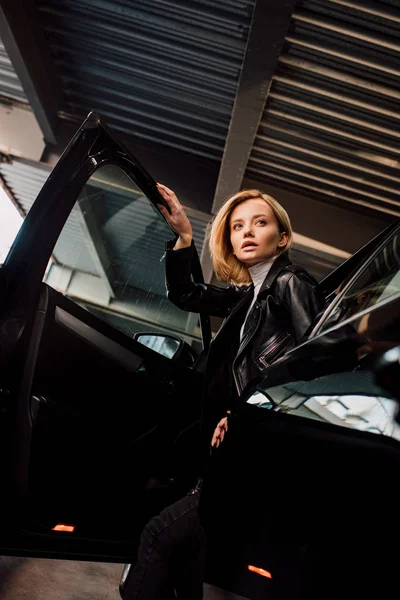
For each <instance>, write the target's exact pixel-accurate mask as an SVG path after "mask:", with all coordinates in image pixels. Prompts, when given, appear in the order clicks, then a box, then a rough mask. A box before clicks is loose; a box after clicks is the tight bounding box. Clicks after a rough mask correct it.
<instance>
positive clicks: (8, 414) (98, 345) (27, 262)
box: [0, 113, 211, 562]
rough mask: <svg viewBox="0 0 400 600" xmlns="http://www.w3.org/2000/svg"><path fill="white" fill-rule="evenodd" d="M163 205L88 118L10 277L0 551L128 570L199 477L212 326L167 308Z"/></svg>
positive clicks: (0, 369)
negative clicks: (154, 525)
mask: <svg viewBox="0 0 400 600" xmlns="http://www.w3.org/2000/svg"><path fill="white" fill-rule="evenodd" d="M158 203H163V199H162V198H161V196H160V195H159V193H158V191H157V188H156V183H155V182H154V180H153V179H152V177H151V176H150V175H149V173H147V171H146V170H145V169H144V168H143V166H142V165H140V163H139V162H138V161H137V160H136V159H135V157H134V156H132V154H130V153H129V152H128V151H127V150H126V149H125V148H124V147H122V146H121V144H120V143H119V142H118V141H117V139H116V138H115V137H114V135H113V134H112V133H111V132H110V131H109V130H108V129H107V127H106V126H105V125H104V123H102V121H101V120H100V118H99V117H98V116H97V115H96V114H94V113H91V114H89V116H88V118H87V119H86V120H85V122H84V123H83V125H82V126H81V127H80V129H79V130H78V132H77V133H76V135H75V136H74V138H73V140H72V141H71V143H70V144H69V146H68V148H67V149H66V150H65V152H64V154H63V155H62V157H61V158H60V160H59V161H58V163H57V165H56V167H55V168H54V169H53V171H52V173H51V175H50V177H49V178H48V180H47V182H46V183H45V185H44V187H43V188H42V190H41V192H40V194H39V196H38V197H37V199H36V201H35V202H34V204H33V206H32V208H31V209H30V211H29V213H28V215H27V217H26V218H25V220H24V222H23V225H22V227H21V230H20V232H19V234H18V236H17V238H16V241H15V242H14V245H13V246H12V248H11V250H10V253H9V255H8V257H7V259H6V262H5V264H4V265H3V266H2V268H1V270H0V380H1V385H0V388H1V390H0V399H1V444H2V447H1V461H2V462H1V470H2V473H1V474H2V482H3V489H2V500H3V507H2V508H3V510H2V511H1V516H0V553H2V554H13V555H18V554H25V555H30V556H43V557H58V558H75V559H78V558H83V559H90V560H111V561H117V562H127V561H129V560H131V557H132V555H133V553H134V550H135V547H136V544H137V541H138V536H139V534H140V531H141V529H142V527H143V525H144V524H145V522H146V521H147V519H148V518H149V517H150V516H151V515H153V514H154V513H155V512H157V511H159V510H160V508H161V507H162V506H164V505H165V504H166V503H169V502H172V501H173V500H174V499H175V498H177V497H180V495H181V494H182V493H183V491H186V490H187V489H188V487H189V486H190V485H191V483H192V482H193V481H194V482H195V478H196V475H197V473H196V463H195V456H194V454H193V452H192V451H193V449H194V448H196V442H197V438H196V435H197V433H198V424H199V418H200V410H201V405H200V402H201V397H200V394H201V380H202V373H201V364H202V361H201V357H202V354H203V351H204V349H205V347H207V345H208V343H209V340H210V337H211V333H210V325H209V321H208V318H207V317H206V316H204V315H193V314H191V313H187V312H183V311H180V310H179V309H177V308H176V307H174V306H173V305H172V304H171V303H170V302H169V301H168V300H167V298H166V293H165V284H164V265H163V262H162V258H163V254H164V244H165V242H166V241H168V240H169V239H171V238H172V237H173V235H174V234H173V233H172V232H171V230H170V228H169V226H168V225H167V224H166V222H165V220H164V218H163V217H162V215H161V214H160V213H159V211H158V210H157V207H156V205H157V204H158ZM193 276H194V277H195V279H196V280H201V277H202V275H201V269H200V263H199V261H198V256H197V254H195V262H194V264H193Z"/></svg>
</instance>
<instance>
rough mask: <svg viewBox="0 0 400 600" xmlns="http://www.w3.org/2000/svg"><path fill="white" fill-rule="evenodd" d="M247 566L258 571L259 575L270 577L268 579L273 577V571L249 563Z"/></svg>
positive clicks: (250, 569) (255, 571) (254, 571)
mask: <svg viewBox="0 0 400 600" xmlns="http://www.w3.org/2000/svg"><path fill="white" fill-rule="evenodd" d="M247 568H248V570H249V571H253V573H257V575H262V577H268V579H272V575H271V573H270V572H269V571H266V570H265V569H260V567H254V566H253V565H247Z"/></svg>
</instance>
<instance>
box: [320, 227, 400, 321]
mask: <svg viewBox="0 0 400 600" xmlns="http://www.w3.org/2000/svg"><path fill="white" fill-rule="evenodd" d="M399 292H400V233H399V232H397V233H396V234H394V235H393V236H392V237H391V239H390V240H389V241H388V242H387V243H386V244H385V245H384V247H383V248H382V249H381V250H380V251H378V253H377V254H376V255H375V256H374V257H373V258H372V259H371V260H369V262H368V263H367V264H366V265H365V267H364V268H363V270H362V272H361V273H359V274H357V275H356V276H355V277H354V278H353V280H352V281H350V282H349V284H348V287H347V289H345V290H344V293H342V294H339V295H338V299H337V301H334V302H333V305H332V307H331V309H329V310H328V313H327V315H326V316H325V317H324V319H323V321H322V322H320V324H319V325H318V328H317V330H316V331H315V332H314V333H321V332H322V331H326V330H327V329H329V328H330V327H332V326H334V325H335V324H336V323H338V322H343V321H344V320H346V319H349V318H351V317H352V316H353V315H356V314H359V313H361V312H362V311H364V310H367V309H369V308H371V307H372V306H374V305H375V304H377V303H379V302H383V301H384V300H386V299H389V298H391V297H392V296H395V295H397V294H399Z"/></svg>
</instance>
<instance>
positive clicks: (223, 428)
mask: <svg viewBox="0 0 400 600" xmlns="http://www.w3.org/2000/svg"><path fill="white" fill-rule="evenodd" d="M227 431H228V417H224V418H223V419H221V420H220V422H219V423H218V425H217V426H216V428H215V431H214V434H213V436H212V440H211V446H212V447H214V448H218V446H219V445H220V444H222V442H223V441H224V437H225V433H226V432H227Z"/></svg>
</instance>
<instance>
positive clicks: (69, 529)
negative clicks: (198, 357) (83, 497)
mask: <svg viewBox="0 0 400 600" xmlns="http://www.w3.org/2000/svg"><path fill="white" fill-rule="evenodd" d="M52 531H65V532H68V533H73V532H74V531H75V525H64V524H63V523H57V525H55V526H54V527H53V529H52Z"/></svg>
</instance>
